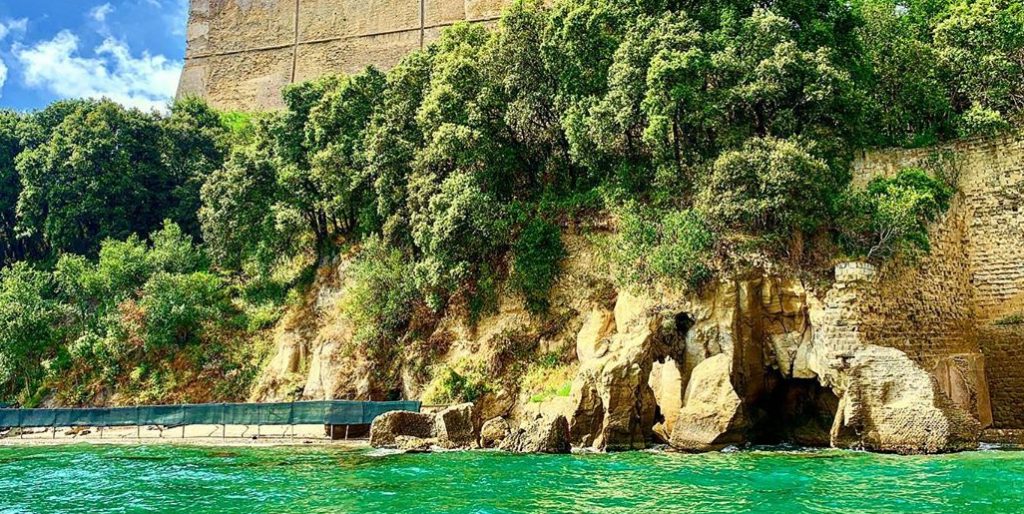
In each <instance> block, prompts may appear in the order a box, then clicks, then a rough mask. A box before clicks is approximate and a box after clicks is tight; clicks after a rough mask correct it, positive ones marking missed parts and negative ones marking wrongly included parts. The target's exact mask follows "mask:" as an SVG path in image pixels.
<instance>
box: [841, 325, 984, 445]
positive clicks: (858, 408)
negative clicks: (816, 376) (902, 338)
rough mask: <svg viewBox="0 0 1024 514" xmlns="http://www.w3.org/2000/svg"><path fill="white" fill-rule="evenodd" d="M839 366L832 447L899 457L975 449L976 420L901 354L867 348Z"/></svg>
mask: <svg viewBox="0 0 1024 514" xmlns="http://www.w3.org/2000/svg"><path fill="white" fill-rule="evenodd" d="M844 362H845V364H844V371H845V379H846V384H845V387H844V388H842V391H841V392H842V393H843V394H842V396H841V397H840V400H839V410H838V412H837V413H836V418H835V422H834V423H833V425H832V433H831V439H832V446H835V447H843V448H859V449H865V450H870V451H879V452H890V453H902V454H918V453H940V452H950V451H963V450H970V449H974V448H977V445H978V436H979V434H980V432H981V424H980V423H979V422H978V420H976V419H974V417H972V416H971V415H970V414H969V413H968V412H967V411H965V410H963V409H962V408H960V407H958V406H957V405H955V404H954V403H953V400H951V399H950V398H949V397H948V396H947V395H946V394H945V393H943V392H942V390H941V389H940V387H939V383H938V381H937V380H936V379H935V378H934V377H933V376H932V375H931V374H930V373H928V372H926V371H924V370H923V369H921V367H920V366H918V365H917V363H915V362H914V361H913V360H911V359H910V358H909V357H908V356H907V355H906V354H905V353H903V352H902V351H900V350H897V349H895V348H887V347H882V346H875V345H866V346H865V347H863V348H860V349H858V350H856V351H855V352H853V353H852V354H851V355H850V356H849V357H848V358H846V359H844Z"/></svg>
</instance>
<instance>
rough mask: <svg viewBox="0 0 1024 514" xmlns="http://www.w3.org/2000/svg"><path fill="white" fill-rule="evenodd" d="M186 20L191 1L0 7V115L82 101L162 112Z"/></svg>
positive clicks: (43, 0) (25, 0)
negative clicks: (105, 100)
mask: <svg viewBox="0 0 1024 514" xmlns="http://www.w3.org/2000/svg"><path fill="white" fill-rule="evenodd" d="M187 17H188V0H0V108H8V109H18V110H29V109H37V108H41V107H44V106H46V105H47V104H48V103H50V102H52V101H54V100H57V99H61V98H79V97H92V98H99V97H107V98H111V99H113V100H115V101H117V102H120V103H122V104H125V105H128V106H132V107H139V108H142V109H152V108H158V109H159V108H162V107H163V106H165V105H166V104H167V102H168V100H170V99H171V97H173V95H174V91H175V89H176V87H177V83H178V74H179V73H180V71H181V66H182V62H183V58H184V55H185V25H186V22H187Z"/></svg>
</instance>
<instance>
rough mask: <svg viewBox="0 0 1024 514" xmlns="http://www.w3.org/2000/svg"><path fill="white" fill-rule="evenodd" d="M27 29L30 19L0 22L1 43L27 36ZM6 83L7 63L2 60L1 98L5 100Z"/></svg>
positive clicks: (0, 77)
mask: <svg viewBox="0 0 1024 514" xmlns="http://www.w3.org/2000/svg"><path fill="white" fill-rule="evenodd" d="M26 28H28V18H21V19H18V20H6V21H0V41H3V40H4V39H7V36H12V37H20V36H23V35H25V29H26ZM6 83H7V63H5V62H4V61H3V59H0V98H3V92H4V91H3V90H4V84H6Z"/></svg>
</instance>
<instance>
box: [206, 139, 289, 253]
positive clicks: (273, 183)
mask: <svg viewBox="0 0 1024 514" xmlns="http://www.w3.org/2000/svg"><path fill="white" fill-rule="evenodd" d="M260 146H261V145H257V144H254V145H252V146H248V147H243V148H239V149H236V150H235V151H234V152H232V154H231V157H230V158H229V159H228V161H227V162H226V163H225V164H224V167H223V168H221V169H220V170H217V171H216V172H214V173H213V175H211V176H210V178H209V179H208V180H207V181H206V184H205V185H203V188H202V201H203V206H202V208H201V209H200V210H199V221H200V223H201V225H202V230H203V239H204V240H205V241H206V245H207V248H208V249H209V252H210V255H211V256H212V257H213V260H214V262H216V263H217V264H218V265H220V266H222V267H223V268H225V269H229V270H238V269H241V266H242V264H243V263H244V262H245V261H246V260H248V259H252V258H255V259H257V260H258V261H260V262H264V263H269V262H272V261H273V260H274V259H275V258H276V257H277V256H278V252H279V251H280V250H282V249H284V248H286V247H287V243H288V241H289V240H290V238H289V236H290V234H289V233H288V232H285V231H282V230H280V227H279V226H278V220H277V215H276V213H275V211H276V210H277V209H278V207H277V205H278V198H279V196H280V195H281V194H282V193H281V191H280V189H279V186H278V182H277V169H276V167H275V163H274V160H273V158H272V157H271V156H270V155H269V154H268V152H267V150H266V148H260Z"/></svg>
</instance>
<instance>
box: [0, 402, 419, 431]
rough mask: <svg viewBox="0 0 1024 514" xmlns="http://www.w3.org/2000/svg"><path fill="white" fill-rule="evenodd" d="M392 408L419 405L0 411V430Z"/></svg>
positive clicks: (322, 415) (241, 421)
mask: <svg viewBox="0 0 1024 514" xmlns="http://www.w3.org/2000/svg"><path fill="white" fill-rule="evenodd" d="M393 410H407V411H413V412H419V410H420V402H411V401H400V402H353V401H344V400H330V401H310V402H288V403H206V404H197V405H140V406H138V407H111V408H94V409H0V427H25V428H38V427H76V426H88V427H123V426H139V425H163V426H168V427H175V426H182V425H256V426H259V425H368V424H370V423H372V422H373V419H374V418H376V417H377V416H379V415H381V414H383V413H385V412H388V411H393Z"/></svg>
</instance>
